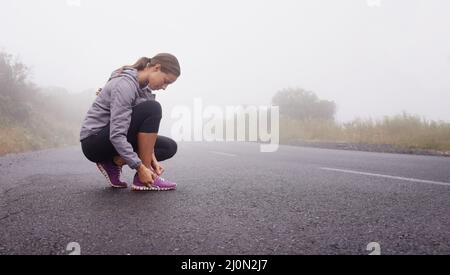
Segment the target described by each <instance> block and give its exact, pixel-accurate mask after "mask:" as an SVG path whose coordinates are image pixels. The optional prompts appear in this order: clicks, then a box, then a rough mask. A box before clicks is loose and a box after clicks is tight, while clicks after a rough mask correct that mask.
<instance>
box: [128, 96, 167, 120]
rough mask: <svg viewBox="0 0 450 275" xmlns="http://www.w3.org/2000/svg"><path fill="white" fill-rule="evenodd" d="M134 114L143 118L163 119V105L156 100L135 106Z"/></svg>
mask: <svg viewBox="0 0 450 275" xmlns="http://www.w3.org/2000/svg"><path fill="white" fill-rule="evenodd" d="M133 114H135V115H139V116H142V117H149V116H154V117H161V116H162V107H161V104H160V103H159V102H158V101H156V100H147V101H144V102H141V103H139V104H137V105H136V106H134V107H133Z"/></svg>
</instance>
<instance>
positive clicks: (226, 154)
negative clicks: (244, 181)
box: [209, 151, 237, 157]
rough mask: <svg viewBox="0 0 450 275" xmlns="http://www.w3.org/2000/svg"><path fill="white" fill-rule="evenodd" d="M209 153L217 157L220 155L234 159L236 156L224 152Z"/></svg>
mask: <svg viewBox="0 0 450 275" xmlns="http://www.w3.org/2000/svg"><path fill="white" fill-rule="evenodd" d="M209 152H210V153H213V154H218V155H222V156H227V157H235V156H237V155H234V154H229V153H224V152H217V151H209Z"/></svg>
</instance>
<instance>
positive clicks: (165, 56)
mask: <svg viewBox="0 0 450 275" xmlns="http://www.w3.org/2000/svg"><path fill="white" fill-rule="evenodd" d="M156 64H161V71H162V72H163V73H166V74H167V73H170V74H173V75H175V76H176V77H179V76H180V74H181V70H180V63H178V59H177V58H176V57H175V56H174V55H172V54H170V53H159V54H157V55H155V56H154V57H152V58H148V57H141V58H139V59H138V61H136V63H134V64H133V65H126V66H123V67H122V68H121V69H122V70H123V69H125V68H134V69H136V70H138V71H142V70H144V69H145V68H147V67H153V66H155V65H156Z"/></svg>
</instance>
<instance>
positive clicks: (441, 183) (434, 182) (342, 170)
mask: <svg viewBox="0 0 450 275" xmlns="http://www.w3.org/2000/svg"><path fill="white" fill-rule="evenodd" d="M320 169H323V170H329V171H336V172H342V173H350V174H357V175H366V176H372V177H381V178H388V179H396V180H406V181H412V182H421V183H431V184H438V185H445V186H450V183H448V182H443V181H434V180H421V179H415V178H404V177H396V176H390V175H383V174H374V173H367V172H360V171H353V170H346V169H336V168H328V167H320Z"/></svg>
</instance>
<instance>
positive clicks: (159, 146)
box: [81, 100, 177, 163]
mask: <svg viewBox="0 0 450 275" xmlns="http://www.w3.org/2000/svg"><path fill="white" fill-rule="evenodd" d="M160 121H161V105H160V104H159V103H158V102H157V101H153V100H152V101H145V102H142V103H140V104H138V105H136V106H134V107H133V111H132V114H131V122H130V127H129V129H128V133H127V140H128V142H129V143H130V144H131V146H133V151H135V152H137V151H138V145H137V134H138V133H139V132H143V133H157V132H158V130H159V123H160ZM109 130H110V125H109V124H108V125H107V126H105V127H104V128H103V129H102V130H100V131H99V132H98V133H95V134H93V135H91V136H89V137H87V138H85V139H83V140H82V141H81V148H82V151H83V154H84V155H85V156H86V158H87V159H88V160H90V161H92V162H96V163H97V162H102V161H106V160H111V159H112V158H113V157H114V156H119V154H118V153H117V151H116V149H115V148H114V146H113V145H112V143H111V141H110V140H109ZM154 151H155V156H156V159H157V160H158V161H163V160H166V159H169V158H171V157H173V156H174V155H175V153H176V152H177V143H176V142H175V141H174V140H173V139H171V138H168V137H165V136H160V135H158V136H157V138H156V143H155V148H154Z"/></svg>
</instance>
